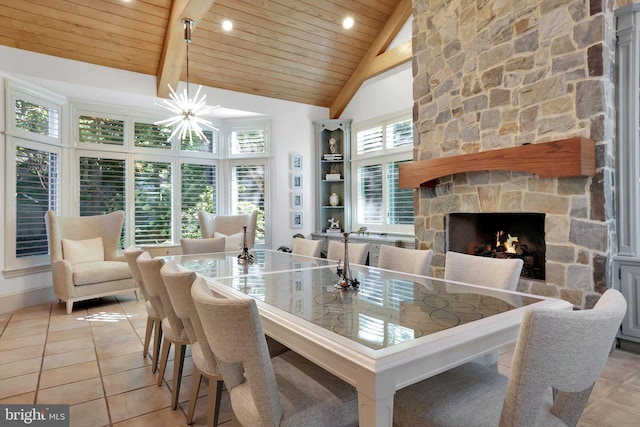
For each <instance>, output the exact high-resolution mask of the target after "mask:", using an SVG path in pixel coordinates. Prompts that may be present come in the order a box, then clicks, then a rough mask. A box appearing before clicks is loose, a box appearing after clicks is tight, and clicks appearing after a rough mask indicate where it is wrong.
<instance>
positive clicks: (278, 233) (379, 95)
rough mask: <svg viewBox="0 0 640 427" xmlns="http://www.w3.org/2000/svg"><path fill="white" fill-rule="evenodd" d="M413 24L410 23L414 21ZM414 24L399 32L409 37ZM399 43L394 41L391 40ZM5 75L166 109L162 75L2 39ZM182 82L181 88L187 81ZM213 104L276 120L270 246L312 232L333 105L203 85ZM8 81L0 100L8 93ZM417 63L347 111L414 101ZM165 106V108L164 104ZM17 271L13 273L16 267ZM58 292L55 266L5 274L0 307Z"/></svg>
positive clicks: (229, 113) (88, 96)
mask: <svg viewBox="0 0 640 427" xmlns="http://www.w3.org/2000/svg"><path fill="white" fill-rule="evenodd" d="M409 28H410V27H409ZM410 37H411V35H410V29H409V30H408V32H407V31H406V30H405V31H404V32H402V33H401V34H400V35H399V39H400V40H401V41H402V40H406V39H407V38H410ZM392 46H393V45H392ZM2 74H4V75H5V76H10V77H16V78H18V79H21V80H26V81H28V82H31V83H33V84H36V85H38V86H40V87H43V88H45V89H48V90H51V91H53V92H56V93H58V94H60V95H63V96H65V97H67V98H68V99H69V100H72V101H75V100H77V101H84V102H91V103H107V104H115V105H123V106H126V107H129V108H133V109H147V110H150V111H159V110H160V109H159V108H158V107H155V106H154V104H155V103H156V102H162V100H161V99H158V98H156V96H155V93H156V88H155V84H156V79H155V77H154V76H147V75H143V74H138V73H132V72H127V71H122V70H115V69H111V68H107V67H101V66H96V65H91V64H86V63H82V62H77V61H71V60H66V59H61V58H56V57H51V56H47V55H41V54H37V53H33V52H27V51H22V50H18V49H13V48H9V47H4V46H0V78H2V77H3V76H2ZM180 90H181V89H180ZM203 91H204V93H206V94H207V103H208V104H209V105H217V104H220V105H222V106H223V107H224V110H221V111H220V113H223V118H224V117H234V118H235V117H243V116H244V117H252V116H266V117H268V118H269V119H270V120H271V154H272V159H271V162H272V163H271V166H272V168H271V171H272V180H271V183H270V184H271V188H270V195H271V199H270V201H269V203H270V206H269V208H270V212H271V216H270V218H268V220H269V224H268V226H269V227H270V228H271V236H272V239H271V247H272V248H277V247H278V246H281V245H287V246H290V245H291V243H292V236H293V234H295V233H297V232H302V233H303V234H305V235H306V236H309V235H310V233H311V232H312V231H314V224H315V216H314V212H315V205H314V200H315V194H314V185H313V177H314V176H315V173H316V168H315V163H314V147H313V145H314V133H313V121H315V120H324V119H328V118H329V110H328V109H327V108H321V107H314V106H310V105H305V104H299V103H293V102H287V101H281V100H275V99H271V98H265V97H259V96H254V95H248V94H243V93H238V92H231V91H226V90H219V89H214V88H203ZM3 95H4V84H2V87H0V100H3V101H4V96H3ZM412 102H413V101H412V76H411V64H410V63H408V64H405V65H403V66H401V67H398V68H397V69H394V70H391V71H388V72H386V73H384V74H382V75H380V76H377V77H376V78H374V79H371V80H370V81H368V82H366V83H365V84H364V85H363V86H362V88H361V89H360V90H359V91H358V93H357V94H356V96H355V97H354V98H353V99H352V101H351V102H350V103H349V105H348V106H347V108H346V109H345V111H344V113H343V114H342V117H343V118H352V119H354V121H355V122H358V121H362V120H367V119H370V118H375V117H379V116H383V115H385V114H388V113H392V112H398V111H403V110H407V109H410V108H411V106H412ZM160 111H163V110H160ZM4 119H5V103H4V102H1V103H0V145H1V146H2V147H4V145H5V140H4V138H5V137H4V132H5V131H6V127H5V123H4ZM291 153H300V154H302V156H303V169H302V170H303V173H304V175H305V176H304V177H303V183H304V188H303V200H304V210H303V215H304V228H303V229H302V230H299V229H291V228H290V219H289V217H290V211H291V207H290V206H291V200H290V199H291V197H290V189H289V181H290V180H289V155H290V154H291ZM4 156H5V151H4V148H3V149H2V150H1V151H0V165H4ZM5 197H7V195H6V194H5V176H4V173H2V174H0V217H1V218H2V221H0V227H2V228H1V230H2V233H1V235H2V239H3V242H4V235H5V233H4V216H5V215H4V213H5V204H4V200H5ZM4 268H5V263H4V244H3V245H0V269H2V270H4ZM9 275H10V274H9ZM52 297H53V293H52V290H51V275H50V273H39V274H33V275H28V276H20V277H7V272H4V271H3V274H2V276H0V313H3V312H6V311H10V310H14V309H16V308H18V307H20V306H26V305H31V304H35V303H38V302H40V301H46V300H49V299H51V298H52Z"/></svg>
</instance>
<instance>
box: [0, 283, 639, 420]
mask: <svg viewBox="0 0 640 427" xmlns="http://www.w3.org/2000/svg"><path fill="white" fill-rule="evenodd" d="M145 327H146V312H145V311H144V303H143V302H142V301H135V299H134V297H133V296H131V297H127V296H119V297H117V298H116V297H110V298H103V299H100V300H96V301H90V302H86V303H80V304H77V306H76V307H74V311H73V314H72V315H70V316H67V315H66V314H65V310H64V305H63V304H62V305H60V304H57V303H47V304H41V305H37V306H33V307H28V308H25V309H22V310H19V311H16V312H14V313H8V314H0V403H30V404H31V403H49V404H54V403H68V404H69V405H70V418H71V426H73V427H81V426H90V427H95V426H109V425H112V426H118V427H120V426H148V425H153V426H155V427H164V426H167V427H169V426H170V427H176V426H186V425H187V424H186V421H185V412H186V408H187V404H188V392H189V388H190V386H191V375H192V372H193V362H192V360H191V357H190V355H189V353H188V356H187V358H186V360H185V370H184V376H183V381H182V385H181V387H180V407H179V409H178V410H176V411H173V410H171V408H170V398H171V392H170V389H171V387H172V381H171V373H172V372H173V365H172V364H171V363H169V364H168V366H167V372H166V374H165V382H164V383H163V385H162V386H161V387H158V386H157V385H156V378H157V377H156V375H157V374H152V373H151V369H150V367H149V366H150V363H151V361H150V358H148V357H147V358H143V357H142V340H143V338H144V331H145ZM512 352H513V346H509V347H507V348H505V349H503V351H502V354H501V356H500V361H499V369H500V371H501V372H503V373H505V374H508V372H509V367H510V363H511V357H512ZM205 381H206V380H204V381H203V385H202V386H201V391H200V398H199V400H198V404H197V406H196V414H195V417H194V423H193V424H192V425H193V426H204V425H206V405H207V402H206V397H205V396H206V390H207V387H206V382H205ZM639 403H640V354H635V353H631V352H627V351H624V350H620V349H616V350H614V351H613V352H612V353H611V355H610V357H609V361H608V362H607V366H606V367H605V369H604V371H603V373H602V376H601V378H600V379H599V380H598V382H597V384H596V387H595V388H594V391H593V393H592V395H591V399H590V400H589V403H588V405H587V408H586V409H585V412H584V414H583V416H582V418H581V420H580V422H579V424H578V426H579V427H596V426H597V427H607V426H611V427H614V426H615V427H624V426H638V425H639V421H638V420H639V419H640V404H639ZM220 424H221V425H222V426H228V427H230V426H231V424H232V423H231V407H230V403H229V397H228V395H227V393H226V391H225V392H223V396H222V409H221V413H220Z"/></svg>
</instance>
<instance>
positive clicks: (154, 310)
mask: <svg viewBox="0 0 640 427" xmlns="http://www.w3.org/2000/svg"><path fill="white" fill-rule="evenodd" d="M143 252H144V251H143V250H142V249H139V248H137V247H135V246H129V247H128V248H127V249H125V250H124V257H125V259H126V260H127V264H129V269H130V270H131V274H132V275H133V278H134V279H135V280H136V283H137V284H138V286H139V287H140V289H142V292H143V294H144V299H145V304H144V307H145V309H146V310H147V329H146V331H145V333H144V347H143V350H142V357H147V354H149V343H150V342H151V334H152V333H153V332H154V331H155V333H154V335H153V351H152V354H151V372H156V370H157V369H158V356H159V355H160V341H161V340H162V319H163V318H164V317H165V314H164V311H163V309H162V304H160V303H159V302H158V301H157V300H155V299H153V298H152V297H151V294H150V292H149V291H147V289H146V288H145V285H144V280H142V273H140V269H139V268H138V257H139V256H140V255H142V253H143Z"/></svg>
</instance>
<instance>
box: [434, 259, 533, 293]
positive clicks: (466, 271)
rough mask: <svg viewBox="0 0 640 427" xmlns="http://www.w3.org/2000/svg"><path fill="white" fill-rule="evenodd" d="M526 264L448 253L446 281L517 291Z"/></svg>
mask: <svg viewBox="0 0 640 427" xmlns="http://www.w3.org/2000/svg"><path fill="white" fill-rule="evenodd" d="M523 264H524V262H523V261H522V260H521V259H519V258H487V257H481V256H475V255H467V254H461V253H458V252H451V251H449V252H447V253H446V256H445V262H444V278H445V280H453V281H456V282H464V283H471V284H474V285H481V286H488V287H491V288H499V289H506V290H509V291H515V290H516V287H517V286H518V280H519V279H520V273H521V272H522V265H523Z"/></svg>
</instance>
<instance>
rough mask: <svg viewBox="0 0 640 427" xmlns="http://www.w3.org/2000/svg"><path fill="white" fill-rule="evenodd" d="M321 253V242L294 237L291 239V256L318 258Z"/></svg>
mask: <svg viewBox="0 0 640 427" xmlns="http://www.w3.org/2000/svg"><path fill="white" fill-rule="evenodd" d="M321 251H322V240H309V239H303V238H301V237H295V238H294V239H293V248H292V249H291V253H292V254H295V255H304V256H311V257H315V258H320V252H321Z"/></svg>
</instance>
